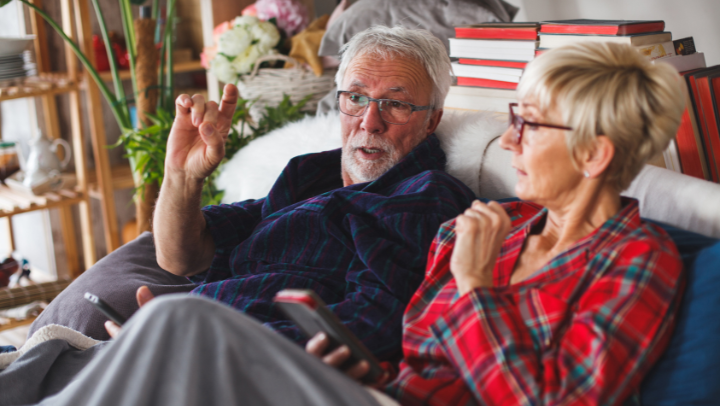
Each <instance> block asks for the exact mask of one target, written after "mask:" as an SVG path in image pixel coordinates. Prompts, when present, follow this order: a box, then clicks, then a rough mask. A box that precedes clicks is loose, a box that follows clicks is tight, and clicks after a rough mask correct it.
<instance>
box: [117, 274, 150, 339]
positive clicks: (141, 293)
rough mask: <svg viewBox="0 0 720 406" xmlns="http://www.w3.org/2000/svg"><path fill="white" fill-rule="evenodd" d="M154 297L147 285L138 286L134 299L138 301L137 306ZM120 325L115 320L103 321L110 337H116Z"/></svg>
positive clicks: (141, 305) (143, 304)
mask: <svg viewBox="0 0 720 406" xmlns="http://www.w3.org/2000/svg"><path fill="white" fill-rule="evenodd" d="M154 298H155V295H153V294H152V292H150V288H148V287H147V286H140V287H139V288H138V290H137V292H135V300H137V302H138V306H140V307H143V306H145V305H146V304H147V302H149V301H151V300H153V299H154ZM121 328H122V327H120V326H118V325H117V324H115V322H113V321H111V320H108V321H106V322H105V330H107V332H108V334H110V337H111V338H115V337H117V335H118V334H120V329H121Z"/></svg>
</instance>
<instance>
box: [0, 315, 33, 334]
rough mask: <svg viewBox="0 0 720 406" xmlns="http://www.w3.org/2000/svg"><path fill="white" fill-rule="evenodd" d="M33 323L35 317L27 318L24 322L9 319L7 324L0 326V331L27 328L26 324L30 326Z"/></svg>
mask: <svg viewBox="0 0 720 406" xmlns="http://www.w3.org/2000/svg"><path fill="white" fill-rule="evenodd" d="M33 321H35V317H28V318H27V319H25V320H15V319H10V322H9V323H7V324H0V331H5V330H12V329H14V328H16V327H21V326H27V325H28V324H32V322H33Z"/></svg>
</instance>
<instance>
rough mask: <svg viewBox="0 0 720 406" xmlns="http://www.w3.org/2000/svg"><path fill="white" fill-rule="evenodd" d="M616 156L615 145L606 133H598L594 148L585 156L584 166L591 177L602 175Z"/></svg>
mask: <svg viewBox="0 0 720 406" xmlns="http://www.w3.org/2000/svg"><path fill="white" fill-rule="evenodd" d="M613 157H615V145H613V143H612V141H610V138H608V137H607V136H605V135H598V136H597V137H596V139H595V145H594V146H593V149H592V150H591V151H589V152H588V153H587V154H586V155H585V158H584V160H583V161H584V162H583V168H584V171H587V173H588V174H590V176H589V177H590V178H595V177H597V176H600V174H602V173H603V172H605V170H606V169H607V168H608V167H609V166H610V163H611V162H612V160H613Z"/></svg>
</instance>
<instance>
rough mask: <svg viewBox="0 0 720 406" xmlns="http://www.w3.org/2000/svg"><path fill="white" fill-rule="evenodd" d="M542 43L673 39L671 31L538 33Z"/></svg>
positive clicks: (544, 45) (550, 45) (637, 43)
mask: <svg viewBox="0 0 720 406" xmlns="http://www.w3.org/2000/svg"><path fill="white" fill-rule="evenodd" d="M538 37H539V38H540V43H539V46H538V48H558V47H561V46H564V45H570V44H575V43H578V42H614V43H618V44H629V45H634V46H641V45H650V44H657V43H660V42H667V41H672V34H671V33H669V32H660V33H651V34H631V35H622V36H620V35H581V34H543V33H540V34H539V35H538Z"/></svg>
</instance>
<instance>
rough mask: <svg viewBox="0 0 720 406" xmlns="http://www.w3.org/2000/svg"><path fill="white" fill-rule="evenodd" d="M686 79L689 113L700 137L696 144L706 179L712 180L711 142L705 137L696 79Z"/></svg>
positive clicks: (692, 76)
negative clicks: (701, 153)
mask: <svg viewBox="0 0 720 406" xmlns="http://www.w3.org/2000/svg"><path fill="white" fill-rule="evenodd" d="M699 72H702V71H699ZM686 81H687V85H688V89H689V90H690V106H691V107H692V111H691V112H690V113H691V114H693V119H694V121H695V124H696V125H697V131H698V134H699V139H700V142H699V144H698V146H700V147H701V149H702V152H703V154H704V157H705V162H706V169H707V172H708V175H707V179H708V180H714V179H715V171H714V170H713V166H712V150H711V144H710V140H709V139H708V137H707V131H708V130H707V126H706V125H705V121H704V120H703V117H702V106H701V104H700V96H699V94H698V87H697V80H696V78H695V76H694V75H689V76H687V77H686Z"/></svg>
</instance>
